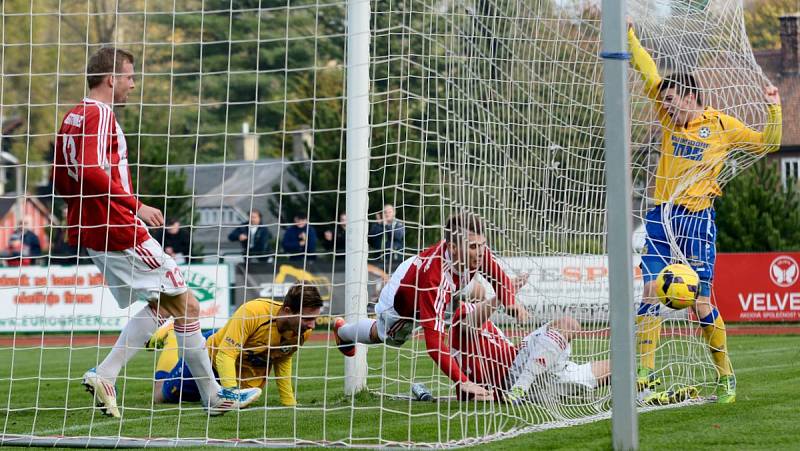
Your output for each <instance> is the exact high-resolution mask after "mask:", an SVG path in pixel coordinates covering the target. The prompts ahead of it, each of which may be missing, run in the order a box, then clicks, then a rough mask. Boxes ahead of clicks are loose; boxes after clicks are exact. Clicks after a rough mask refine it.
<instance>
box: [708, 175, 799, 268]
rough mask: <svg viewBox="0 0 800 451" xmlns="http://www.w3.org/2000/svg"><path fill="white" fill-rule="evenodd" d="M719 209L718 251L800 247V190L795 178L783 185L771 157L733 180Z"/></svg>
mask: <svg viewBox="0 0 800 451" xmlns="http://www.w3.org/2000/svg"><path fill="white" fill-rule="evenodd" d="M716 209H717V228H718V231H719V232H718V238H717V247H718V250H719V251H722V252H767V251H789V250H798V249H800V192H798V188H797V184H796V181H793V180H790V181H788V182H787V186H786V188H785V189H784V187H783V185H782V183H781V178H780V176H779V171H778V168H777V165H776V164H774V163H772V162H771V161H768V160H766V159H763V160H762V161H759V162H758V163H756V164H755V165H754V166H753V167H752V168H750V169H747V170H745V171H744V173H742V174H739V175H738V176H736V177H735V178H734V179H733V180H732V181H730V182H729V183H728V185H727V188H726V193H725V195H724V196H723V197H721V198H720V199H718V200H717V202H716Z"/></svg>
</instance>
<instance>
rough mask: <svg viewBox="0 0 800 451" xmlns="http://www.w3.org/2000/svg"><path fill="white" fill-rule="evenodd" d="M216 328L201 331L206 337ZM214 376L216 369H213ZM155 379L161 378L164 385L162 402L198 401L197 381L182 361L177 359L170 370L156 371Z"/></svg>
mask: <svg viewBox="0 0 800 451" xmlns="http://www.w3.org/2000/svg"><path fill="white" fill-rule="evenodd" d="M216 331H217V330H216V329H211V330H207V331H205V332H203V336H204V337H205V338H206V339H208V337H210V336H212V335H214V332H216ZM214 376H215V377H217V378H218V377H219V376H218V375H217V371H216V370H214ZM155 379H156V380H163V381H164V385H163V386H162V387H161V394H162V395H164V402H168V403H179V402H181V401H200V400H201V398H200V389H198V388H197V383H195V381H194V377H192V372H191V371H189V366H188V365H186V363H185V362H184V361H183V359H178V363H176V364H175V367H174V368H172V371H170V372H166V371H156V375H155Z"/></svg>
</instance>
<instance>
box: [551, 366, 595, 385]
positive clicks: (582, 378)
mask: <svg viewBox="0 0 800 451" xmlns="http://www.w3.org/2000/svg"><path fill="white" fill-rule="evenodd" d="M553 375H554V376H555V377H556V380H558V382H559V383H560V384H562V385H565V386H570V385H579V386H581V387H585V388H590V389H595V388H597V379H596V378H595V377H594V373H592V364H591V363H584V364H582V365H578V364H577V363H575V362H573V361H572V360H568V361H567V363H566V364H565V365H564V367H563V368H561V369H560V370H558V371H554V372H553Z"/></svg>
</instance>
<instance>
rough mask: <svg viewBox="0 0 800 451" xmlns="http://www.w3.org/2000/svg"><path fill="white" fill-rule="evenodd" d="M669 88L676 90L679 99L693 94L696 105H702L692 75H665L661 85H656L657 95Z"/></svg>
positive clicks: (698, 89) (697, 87) (700, 96)
mask: <svg viewBox="0 0 800 451" xmlns="http://www.w3.org/2000/svg"><path fill="white" fill-rule="evenodd" d="M670 88H675V89H677V90H678V93H679V95H680V96H681V97H684V96H687V95H689V94H694V98H695V99H696V100H697V104H698V105H702V104H703V96H702V95H701V94H700V86H699V85H698V84H697V79H696V78H694V75H692V74H687V73H685V72H676V73H674V74H671V75H667V76H666V77H664V78H663V79H662V80H661V83H659V84H658V93H659V94H661V93H662V92H664V91H666V90H667V89H670Z"/></svg>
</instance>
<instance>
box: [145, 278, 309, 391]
mask: <svg viewBox="0 0 800 451" xmlns="http://www.w3.org/2000/svg"><path fill="white" fill-rule="evenodd" d="M321 308H322V299H321V298H320V294H319V291H318V290H317V288H316V287H313V286H302V285H294V286H292V287H291V288H290V289H289V291H288V292H287V293H286V296H285V297H284V300H283V302H282V303H281V302H278V301H273V300H271V299H253V300H251V301H248V302H246V303H244V304H243V305H242V306H241V307H239V308H238V309H237V310H236V312H235V313H234V314H233V316H232V317H231V318H230V319H229V320H228V322H227V323H226V324H225V326H223V327H222V328H221V329H219V330H211V331H207V332H206V333H205V334H204V335H206V339H207V344H206V347H207V348H208V354H209V357H210V358H211V363H212V366H213V368H214V373H215V374H216V375H217V378H218V379H219V383H220V385H222V388H223V390H225V389H236V388H245V387H260V388H262V389H263V388H264V387H265V385H266V382H267V377H268V375H269V373H270V370H271V369H272V370H274V373H275V380H276V383H277V386H278V393H279V395H280V399H281V404H283V405H285V406H293V405H295V404H297V402H296V400H295V397H294V392H293V390H292V380H291V378H292V355H293V354H294V353H295V352H296V351H297V350H298V349H299V347H300V346H302V345H303V343H305V341H306V340H308V337H309V336H310V335H311V332H312V330H313V329H314V326H315V324H316V319H317V317H318V316H319V314H320V310H321ZM162 346H163V348H164V351H163V352H162V353H161V356H160V357H159V359H158V363H157V364H156V374H155V379H156V383H155V387H154V392H153V393H154V400H155V402H167V403H177V402H180V401H199V400H200V393H199V391H198V390H197V386H196V384H195V382H194V380H193V379H192V375H191V373H189V369H188V367H187V366H186V365H185V363H184V362H183V361H182V360H181V359H179V358H178V347H177V341H175V333H174V332H172V328H171V327H169V326H166V327H162V328H161V329H159V330H158V331H156V333H155V334H154V335H153V337H152V338H151V339H150V342H149V343H148V347H159V348H160V347H162Z"/></svg>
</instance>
